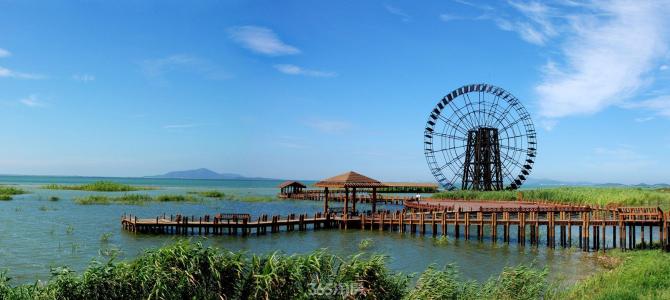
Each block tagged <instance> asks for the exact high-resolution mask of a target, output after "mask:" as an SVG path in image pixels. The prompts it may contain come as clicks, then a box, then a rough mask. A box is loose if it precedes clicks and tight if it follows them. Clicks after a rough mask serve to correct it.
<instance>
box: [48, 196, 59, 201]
mask: <svg viewBox="0 0 670 300" xmlns="http://www.w3.org/2000/svg"><path fill="white" fill-rule="evenodd" d="M58 200H60V198H58V197H57V196H51V197H49V201H58Z"/></svg>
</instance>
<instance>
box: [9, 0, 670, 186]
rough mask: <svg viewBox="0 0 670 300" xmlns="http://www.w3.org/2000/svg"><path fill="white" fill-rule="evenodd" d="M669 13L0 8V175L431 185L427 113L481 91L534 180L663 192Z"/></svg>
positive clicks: (495, 5) (369, 4)
mask: <svg viewBox="0 0 670 300" xmlns="http://www.w3.org/2000/svg"><path fill="white" fill-rule="evenodd" d="M668 6H669V5H668V4H667V2H666V3H663V1H658V2H654V1H648V2H645V3H638V2H637V1H597V2H590V1H587V2H579V3H578V2H575V1H568V0H562V1H549V2H534V1H509V2H505V1H501V2H489V1H485V2H476V1H422V2H421V5H416V2H414V1H382V2H378V1H281V2H279V1H253V2H251V1H220V2H215V1H194V2H189V3H183V2H177V1H174V2H170V1H167V2H166V1H160V2H158V1H156V2H151V1H144V2H141V3H139V2H138V1H114V2H110V1H70V2H66V1H53V2H48V3H46V2H44V1H35V2H33V1H0V125H1V126H0V128H1V129H0V136H1V137H2V138H1V139H0V140H1V141H2V143H1V144H0V173H4V174H64V175H100V176H144V175H152V174H159V173H164V172H167V171H172V170H179V169H190V168H198V167H208V168H211V169H213V170H216V171H221V172H236V173H241V174H245V175H251V176H265V177H276V178H301V179H318V178H322V177H325V176H330V175H334V174H338V173H341V172H344V171H347V170H350V169H353V170H357V171H360V172H362V173H364V174H367V175H370V176H372V177H376V178H379V179H382V180H412V181H414V180H432V175H431V174H430V172H429V170H428V167H427V164H426V161H425V158H424V154H423V144H422V142H423V139H422V137H423V128H424V125H425V121H426V118H427V117H428V114H429V112H430V111H431V110H432V108H433V107H434V106H435V104H436V103H437V102H438V101H439V100H440V99H441V98H442V97H443V96H444V95H445V94H447V93H449V92H450V91H451V90H453V89H455V88H457V87H460V86H462V85H464V84H469V83H479V82H486V83H491V84H494V85H497V86H501V87H504V88H505V89H506V90H508V91H510V92H511V93H513V94H514V95H515V96H516V97H517V98H519V99H521V101H522V102H523V104H524V105H525V106H526V108H527V109H528V110H529V112H530V113H531V115H532V117H533V121H534V122H535V125H536V127H537V128H538V143H539V147H538V158H537V161H536V164H535V168H534V172H533V174H532V177H533V178H551V179H558V180H571V181H574V180H588V181H594V182H624V183H638V182H648V183H653V182H669V181H670V176H669V175H670V171H669V170H670V163H669V162H668V159H667V154H668V153H669V152H670V133H669V132H670V126H669V122H668V120H669V119H668V118H670V88H668V83H669V82H670V70H668V65H670V52H669V49H668V45H670V44H669V41H670V40H669V38H670V36H669V35H668V34H669V33H670V32H669V31H670V29H668V28H670V26H669V25H670V24H668V23H670V20H668V19H667V18H666V17H665V16H666V15H667V14H668V12H670V8H669V7H668Z"/></svg>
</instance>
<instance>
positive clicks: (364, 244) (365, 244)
mask: <svg viewBox="0 0 670 300" xmlns="http://www.w3.org/2000/svg"><path fill="white" fill-rule="evenodd" d="M374 245H375V241H373V240H372V239H371V238H366V239H363V240H361V242H360V243H358V249H360V250H367V249H370V248H372V247H373V246H374Z"/></svg>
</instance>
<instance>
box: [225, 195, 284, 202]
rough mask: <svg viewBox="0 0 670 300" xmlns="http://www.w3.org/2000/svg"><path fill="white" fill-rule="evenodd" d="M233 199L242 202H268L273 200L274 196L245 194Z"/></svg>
mask: <svg viewBox="0 0 670 300" xmlns="http://www.w3.org/2000/svg"><path fill="white" fill-rule="evenodd" d="M234 199H235V200H237V201H242V202H270V201H274V200H275V197H272V196H257V195H247V196H239V197H235V198H234Z"/></svg>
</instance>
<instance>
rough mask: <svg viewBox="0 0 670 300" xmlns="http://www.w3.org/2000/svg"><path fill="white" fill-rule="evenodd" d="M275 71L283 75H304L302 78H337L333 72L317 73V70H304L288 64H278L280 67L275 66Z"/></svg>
mask: <svg viewBox="0 0 670 300" xmlns="http://www.w3.org/2000/svg"><path fill="white" fill-rule="evenodd" d="M274 67H275V69H277V70H278V71H279V72H282V73H284V74H289V75H304V76H312V77H334V76H337V73H335V72H325V71H317V70H310V69H305V68H302V67H299V66H296V65H290V64H280V65H275V66H274Z"/></svg>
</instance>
